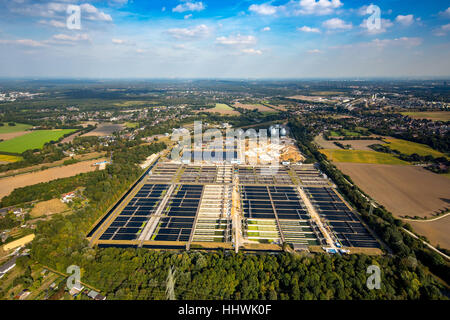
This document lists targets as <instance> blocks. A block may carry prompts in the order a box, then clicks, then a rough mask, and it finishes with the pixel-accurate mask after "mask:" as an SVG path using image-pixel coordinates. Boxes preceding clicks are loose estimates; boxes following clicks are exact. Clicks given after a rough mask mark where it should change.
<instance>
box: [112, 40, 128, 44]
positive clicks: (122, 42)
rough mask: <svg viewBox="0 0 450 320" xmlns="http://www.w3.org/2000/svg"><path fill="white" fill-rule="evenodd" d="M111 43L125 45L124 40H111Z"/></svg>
mask: <svg viewBox="0 0 450 320" xmlns="http://www.w3.org/2000/svg"><path fill="white" fill-rule="evenodd" d="M111 41H112V43H114V44H125V40H122V39H112V40H111Z"/></svg>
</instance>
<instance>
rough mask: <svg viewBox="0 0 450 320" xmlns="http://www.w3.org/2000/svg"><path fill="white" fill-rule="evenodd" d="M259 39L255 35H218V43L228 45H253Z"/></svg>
mask: <svg viewBox="0 0 450 320" xmlns="http://www.w3.org/2000/svg"><path fill="white" fill-rule="evenodd" d="M256 42H257V40H256V38H255V37H254V36H251V35H249V36H243V35H240V34H238V35H235V36H233V35H231V36H229V37H218V38H216V43H218V44H222V45H226V46H251V45H254V44H256Z"/></svg>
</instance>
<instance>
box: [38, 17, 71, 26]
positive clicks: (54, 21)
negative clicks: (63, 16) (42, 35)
mask: <svg viewBox="0 0 450 320" xmlns="http://www.w3.org/2000/svg"><path fill="white" fill-rule="evenodd" d="M39 23H41V24H46V25H49V26H52V27H55V28H65V27H66V23H65V22H62V21H58V20H53V19H52V20H49V21H47V20H40V21H39Z"/></svg>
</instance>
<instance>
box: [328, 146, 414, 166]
mask: <svg viewBox="0 0 450 320" xmlns="http://www.w3.org/2000/svg"><path fill="white" fill-rule="evenodd" d="M320 152H322V153H323V154H325V155H326V156H327V158H328V159H329V160H330V161H333V162H351V163H371V164H393V165H407V164H408V162H406V161H403V160H400V159H398V158H395V157H394V156H392V155H390V154H387V153H382V152H376V151H365V150H343V149H339V150H334V149H322V150H320Z"/></svg>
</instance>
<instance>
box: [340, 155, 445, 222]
mask: <svg viewBox="0 0 450 320" xmlns="http://www.w3.org/2000/svg"><path fill="white" fill-rule="evenodd" d="M335 164H336V166H337V167H338V168H339V169H340V170H341V171H343V172H344V173H345V174H347V175H349V176H350V177H351V178H352V180H353V182H354V183H356V185H358V186H359V187H360V188H361V189H362V190H363V191H364V192H366V193H367V194H369V195H370V196H371V197H373V198H374V199H375V200H376V201H377V202H379V203H380V204H382V205H384V206H385V207H386V209H387V210H389V211H391V212H392V213H393V214H394V215H395V216H397V217H399V216H411V217H414V216H416V215H417V216H420V217H429V216H431V214H432V213H434V212H436V211H438V210H442V209H444V208H450V179H448V178H446V177H443V176H440V175H437V174H434V173H432V172H430V171H427V170H425V169H423V168H420V167H416V166H397V165H379V164H364V163H335Z"/></svg>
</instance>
